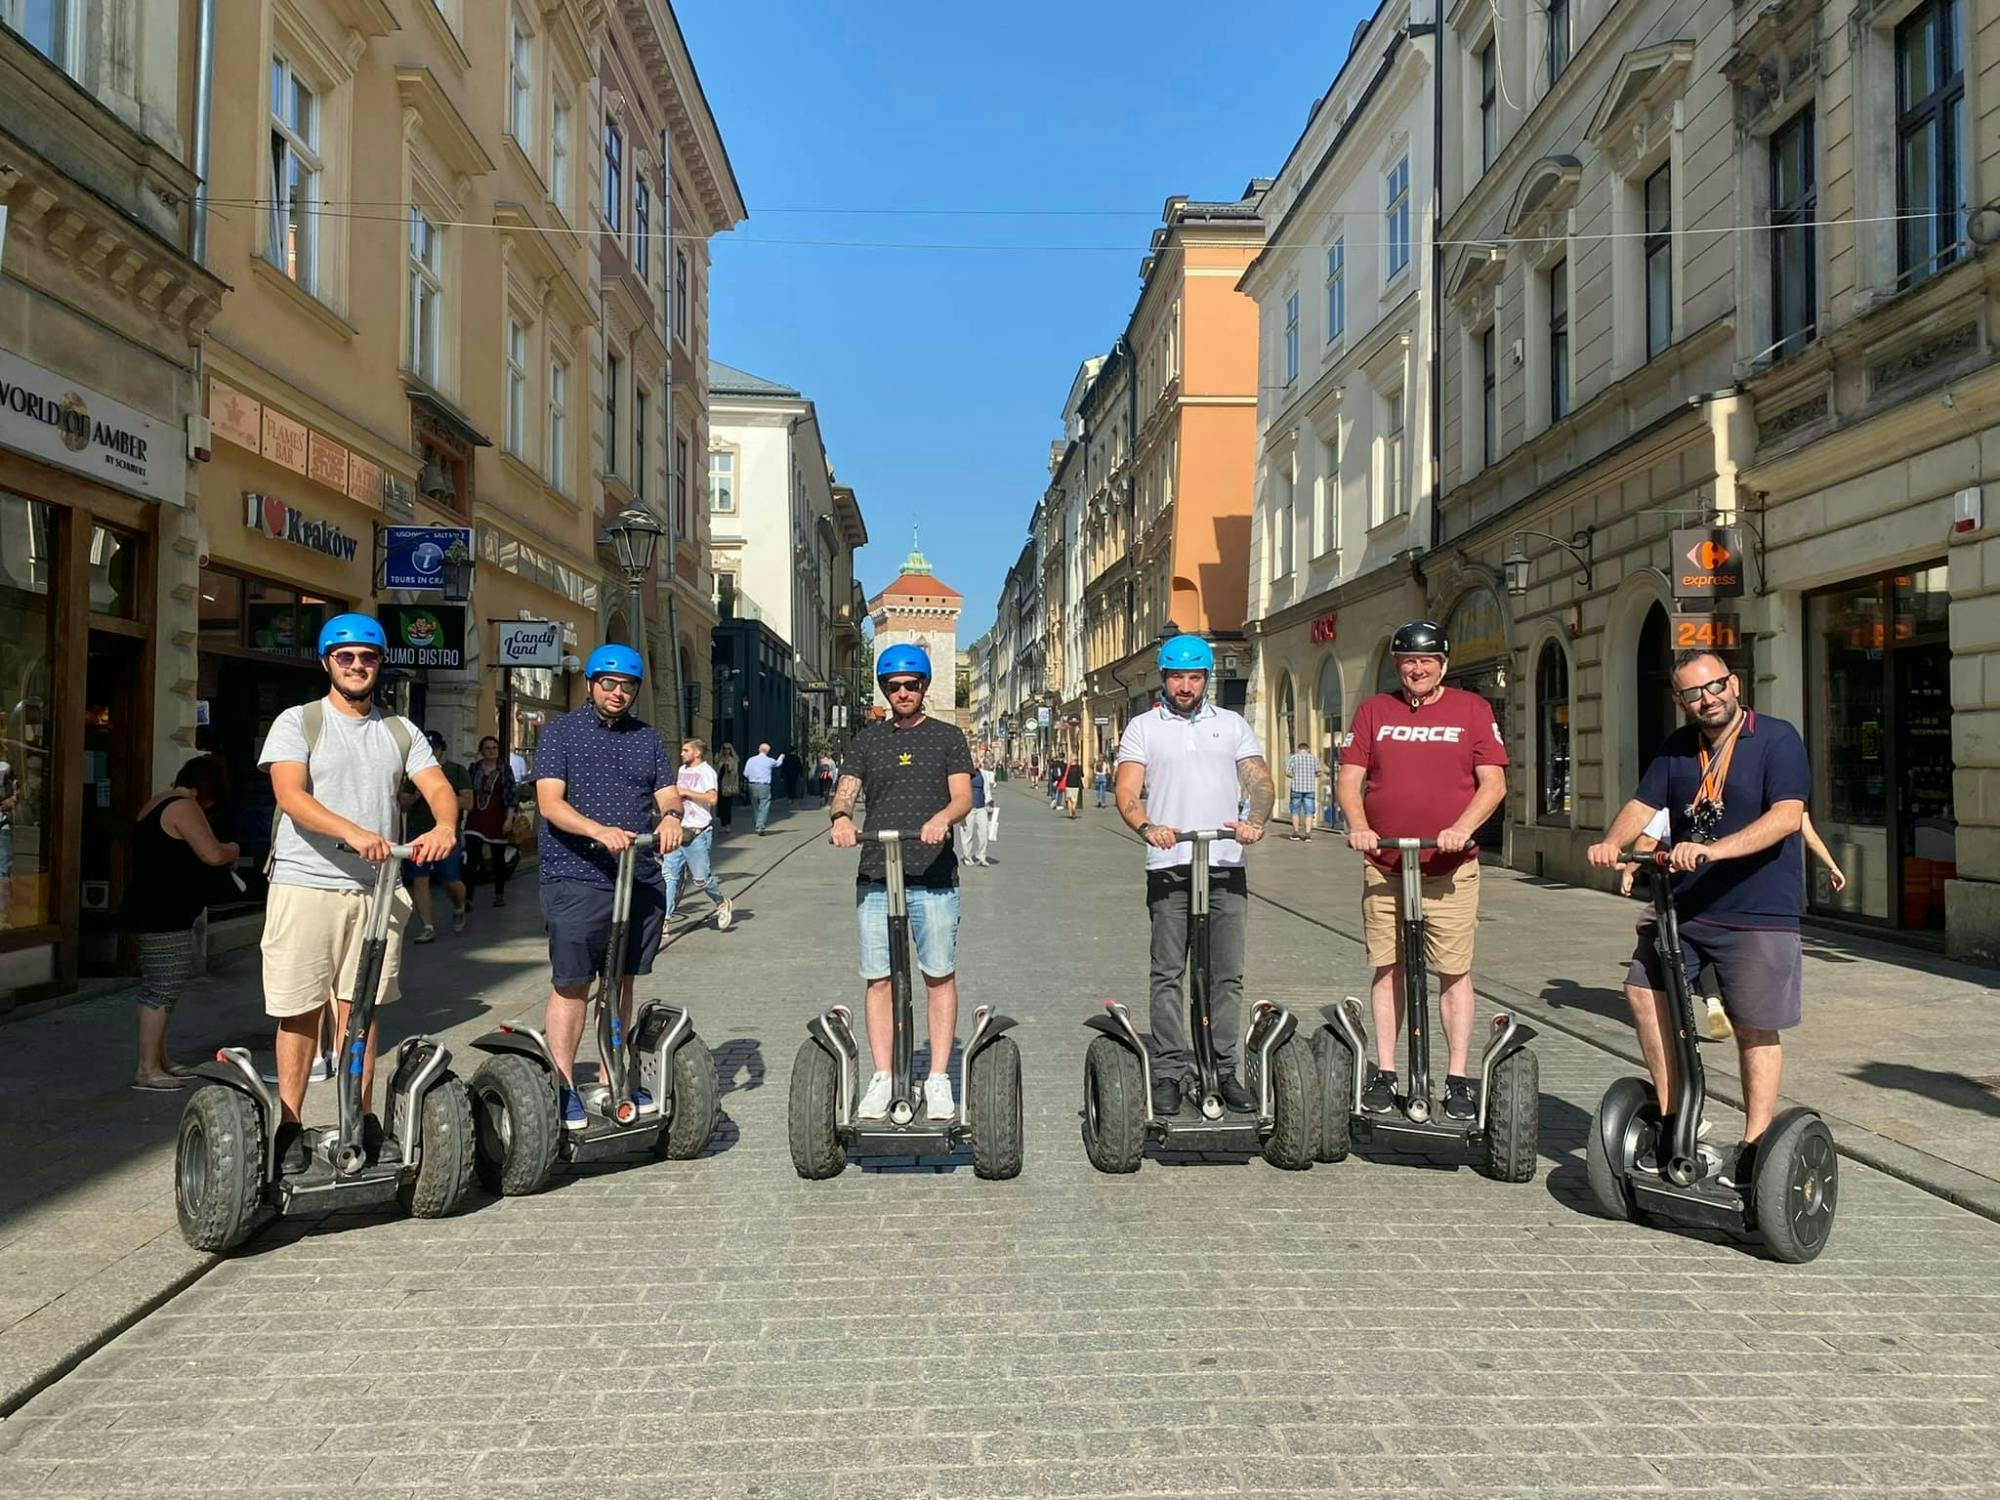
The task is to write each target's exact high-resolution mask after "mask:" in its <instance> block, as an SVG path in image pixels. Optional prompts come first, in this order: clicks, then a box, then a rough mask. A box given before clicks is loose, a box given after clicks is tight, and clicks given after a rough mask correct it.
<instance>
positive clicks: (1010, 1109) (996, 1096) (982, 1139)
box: [965, 1036, 1022, 1182]
mask: <svg viewBox="0 0 2000 1500" xmlns="http://www.w3.org/2000/svg"><path fill="white" fill-rule="evenodd" d="M965 1088H966V1097H967V1098H968V1099H969V1100H970V1101H971V1103H972V1175H973V1176H975V1177H982V1178H984V1179H985V1180H986V1181H988V1182H1006V1181H1008V1180H1009V1179H1011V1178H1015V1177H1019V1176H1020V1175H1021V1141H1022V1136H1021V1049H1020V1048H1019V1047H1018V1046H1016V1045H1015V1043H1014V1039H1013V1038H1012V1037H1011V1036H1003V1037H998V1038H995V1039H994V1040H993V1041H992V1042H990V1043H988V1044H987V1045H986V1046H985V1047H983V1048H981V1049H980V1052H979V1055H978V1056H977V1057H975V1058H973V1060H972V1068H971V1072H970V1076H969V1077H967V1078H966V1080H965Z"/></svg>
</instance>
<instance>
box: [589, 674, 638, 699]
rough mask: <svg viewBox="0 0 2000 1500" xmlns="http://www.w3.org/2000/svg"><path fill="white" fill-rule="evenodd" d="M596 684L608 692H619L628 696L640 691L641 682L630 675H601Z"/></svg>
mask: <svg viewBox="0 0 2000 1500" xmlns="http://www.w3.org/2000/svg"><path fill="white" fill-rule="evenodd" d="M596 685H597V686H598V687H601V688H603V689H604V691H605V692H607V693H618V694H620V695H621V696H623V697H626V698H629V697H631V696H632V695H633V694H634V693H636V692H638V691H639V684H638V683H636V682H634V681H632V680H631V679H630V678H629V677H600V678H598V679H597V684H596Z"/></svg>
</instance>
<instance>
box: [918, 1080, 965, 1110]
mask: <svg viewBox="0 0 2000 1500" xmlns="http://www.w3.org/2000/svg"><path fill="white" fill-rule="evenodd" d="M924 1113H925V1114H926V1115H928V1116H929V1117H930V1118H931V1119H933V1120H949V1119H950V1118H951V1117H952V1116H953V1115H955V1114H957V1113H958V1106H957V1105H956V1104H954V1103H953V1102H952V1098H951V1080H950V1079H949V1078H947V1077H946V1076H945V1075H944V1074H942V1073H933V1074H931V1076H930V1077H928V1078H926V1079H925V1080H924Z"/></svg>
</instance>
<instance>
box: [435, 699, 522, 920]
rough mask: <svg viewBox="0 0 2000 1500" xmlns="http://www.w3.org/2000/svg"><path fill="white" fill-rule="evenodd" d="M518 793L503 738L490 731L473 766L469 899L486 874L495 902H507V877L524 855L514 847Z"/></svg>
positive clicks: (467, 832) (467, 823)
mask: <svg viewBox="0 0 2000 1500" xmlns="http://www.w3.org/2000/svg"><path fill="white" fill-rule="evenodd" d="M446 779H447V780H449V779H450V773H449V772H447V773H446ZM519 793H520V787H519V783H518V782H517V781H516V780H515V777H514V768H513V767H512V766H511V765H509V764H508V763H507V762H506V761H504V760H502V759H501V758H500V741H499V740H497V739H495V738H494V737H493V736H492V735H490V734H489V735H487V736H486V738H485V739H483V740H481V741H480V742H479V759H478V761H477V762H475V763H474V765H473V767H472V807H471V809H470V810H469V811H468V812H467V813H466V815H465V879H466V887H467V898H466V899H467V900H468V901H470V900H471V895H470V890H471V887H473V886H475V885H478V884H479V883H480V880H481V879H482V877H483V878H484V879H485V880H487V881H490V882H491V883H492V886H493V904H494V905H495V906H505V905H506V904H507V878H508V877H509V876H510V875H512V874H513V873H514V866H515V865H516V864H518V863H519V862H520V858H521V851H520V850H518V849H516V848H515V847H514V804H515V803H516V802H517V801H518V800H519Z"/></svg>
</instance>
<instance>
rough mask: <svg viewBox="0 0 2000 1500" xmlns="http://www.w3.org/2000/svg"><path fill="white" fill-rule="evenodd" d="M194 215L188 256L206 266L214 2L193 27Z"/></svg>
mask: <svg viewBox="0 0 2000 1500" xmlns="http://www.w3.org/2000/svg"><path fill="white" fill-rule="evenodd" d="M194 45H195V64H194V175H195V195H194V205H193V211H192V212H191V213H190V214H189V216H188V253H189V254H190V255H191V256H193V258H194V262H195V264H196V265H198V266H205V265H207V264H208V143H209V139H210V137H211V136H212V135H213V134H214V114H215V0H201V9H200V11H199V13H198V15H197V19H196V25H195V44H194Z"/></svg>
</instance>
